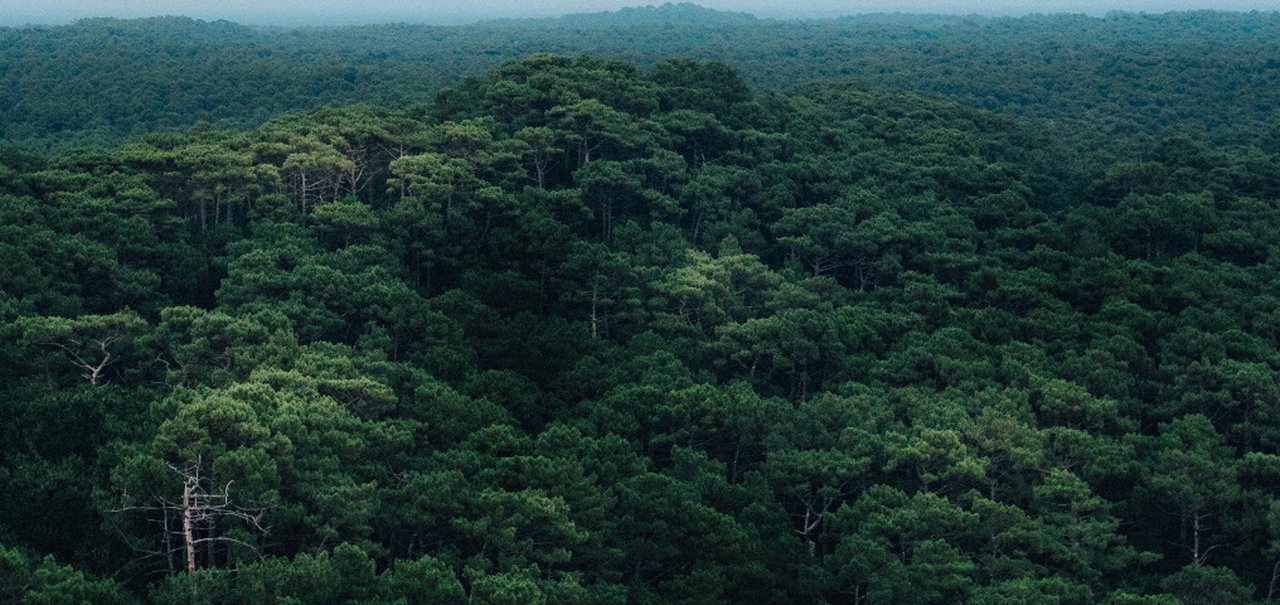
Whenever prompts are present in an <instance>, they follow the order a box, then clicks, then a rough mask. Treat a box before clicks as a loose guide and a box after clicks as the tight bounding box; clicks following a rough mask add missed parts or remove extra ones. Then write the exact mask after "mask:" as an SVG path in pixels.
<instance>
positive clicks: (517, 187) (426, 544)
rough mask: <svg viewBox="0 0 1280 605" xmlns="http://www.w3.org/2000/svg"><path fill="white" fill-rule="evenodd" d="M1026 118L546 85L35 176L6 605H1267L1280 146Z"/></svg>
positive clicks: (2, 468)
mask: <svg viewBox="0 0 1280 605" xmlns="http://www.w3.org/2000/svg"><path fill="white" fill-rule="evenodd" d="M664 10H689V9H688V8H687V7H686V8H684V9H678V8H677V9H664ZM1184 18H1185V19H1187V20H1188V21H1187V22H1185V23H1182V24H1181V25H1180V26H1179V27H1184V28H1192V29H1195V28H1203V27H1208V26H1209V25H1208V24H1211V23H1216V22H1219V21H1221V20H1223V19H1227V17H1224V16H1221V15H1212V14H1205V15H1198V16H1185V17H1184ZM1161 19H1163V20H1164V21H1161ZM1170 19H1177V17H1168V16H1166V17H1158V18H1157V17H1142V18H1138V17H1133V16H1125V15H1116V16H1112V17H1108V18H1107V19H1105V20H1101V21H1098V20H1087V19H1084V18H1075V17H1054V18H1047V17H1046V18H1028V19H1027V20H1022V21H1013V20H1011V21H973V22H968V21H963V20H960V21H952V20H942V21H938V22H931V23H933V25H931V27H935V28H936V29H934V30H931V31H933V32H934V33H935V34H936V35H937V37H938V38H939V39H941V40H947V39H949V38H948V36H954V35H956V34H955V32H956V31H964V32H968V33H970V34H974V35H977V34H981V33H982V32H990V31H993V30H994V29H1001V30H1002V31H1003V29H1010V30H1011V31H1010V32H1006V33H1003V34H1001V35H1008V36H1013V37H1014V38H1017V39H1021V38H1018V36H1022V35H1026V34H1025V33H1019V32H1021V31H1022V30H1019V29H1018V27H1028V28H1030V29H1031V31H1041V30H1042V29H1044V28H1048V27H1050V25H1051V24H1055V23H1062V22H1063V20H1066V22H1071V23H1083V24H1094V25H1097V24H1099V23H1102V24H1106V26H1107V27H1110V28H1113V29H1112V30H1107V31H1111V32H1112V34H1111V35H1115V36H1122V37H1132V36H1137V35H1138V34H1139V33H1141V32H1144V31H1147V29H1146V28H1151V27H1156V25H1158V24H1160V23H1166V22H1167V21H1168V20H1170ZM1259 19H1260V20H1261V21H1260V22H1259V25H1258V27H1259V28H1263V29H1265V27H1269V26H1268V25H1267V23H1270V21H1268V19H1270V17H1265V16H1264V17H1259ZM1201 21H1203V22H1201ZM166 23H168V25H169V26H170V27H175V28H179V29H182V31H185V32H187V33H188V34H189V35H190V36H191V37H192V44H196V43H201V44H203V43H205V42H210V41H209V40H207V39H203V38H200V37H199V35H198V34H199V32H200V31H204V29H203V28H207V27H213V26H211V25H205V24H191V23H185V22H181V21H170V22H166ZM184 23H185V25H184ZM717 23H718V24H717V25H713V26H708V27H725V28H733V27H756V26H757V25H758V24H754V22H752V21H738V20H729V21H723V22H717ZM153 25H154V24H153ZM1166 25H1167V23H1166ZM812 26H813V27H825V28H835V29H833V30H832V31H835V30H836V29H840V28H846V27H852V28H855V29H856V28H870V29H872V30H876V31H881V30H883V31H897V28H900V25H899V24H897V22H896V21H895V20H894V19H893V18H885V20H884V21H883V22H874V23H873V22H870V21H865V22H863V21H850V22H848V23H843V22H829V23H822V24H816V25H812ZM74 27H78V28H81V29H86V28H87V29H90V30H92V29H94V28H98V29H104V28H105V29H107V30H110V29H111V28H112V27H119V28H122V29H121V32H120V33H121V35H122V36H124V37H126V38H127V37H128V36H136V35H139V34H138V32H139V31H141V30H145V26H144V25H141V24H137V23H133V24H129V23H123V24H122V23H115V22H103V21H94V22H87V23H83V24H80V25H77V26H74ZM217 27H221V28H223V30H222V31H221V33H219V34H218V35H217V36H214V41H217V40H225V39H226V38H227V37H233V38H234V37H236V36H239V37H240V39H242V41H243V42H244V43H245V44H247V45H250V46H252V45H253V44H255V43H256V42H254V40H258V39H270V38H271V36H276V35H284V34H281V33H280V32H266V31H263V32H259V31H250V30H239V29H236V28H234V27H232V26H229V25H225V24H222V25H217ZM487 27H491V28H494V31H498V30H501V31H504V32H507V33H509V34H510V35H512V36H517V35H524V34H523V33H521V32H527V31H532V30H526V29H522V28H520V27H515V26H511V25H510V24H508V25H490V26H487ZM699 27H701V26H699ZM778 27H780V28H782V29H784V30H787V31H791V30H795V29H796V28H800V29H803V28H802V27H801V26H800V25H794V24H780V25H779V26H778ZM804 27H810V26H804ZM1099 27H1101V25H1099ZM139 28H141V29H139ZM183 28H185V29H183ZM504 28H505V29H504ZM787 28H791V29H787ZM876 28H879V29H876ZM1002 28H1003V29H1002ZM1036 28H1040V29H1036ZM1114 28H1119V29H1114ZM407 29H408V30H409V31H413V28H407ZM56 31H61V30H56ZM368 31H369V35H370V36H371V37H372V41H370V42H369V43H370V44H375V43H377V41H378V40H377V36H378V34H377V32H379V31H381V30H380V29H378V28H370V29H369V30H368ZM637 31H639V30H637ZM735 31H736V30H735ZM744 31H745V30H744ZM823 31H826V30H823ZM841 31H843V30H841ZM975 32H977V34H975ZM1042 33H1043V32H1042ZM312 34H313V32H309V31H304V32H300V33H296V34H290V35H296V36H297V39H296V40H295V43H296V48H306V47H307V45H308V44H313V43H314V39H313V38H312V37H311V36H312ZM917 34H918V35H922V34H919V32H917ZM917 34H913V35H917ZM4 35H8V36H14V35H19V34H15V33H12V32H6V33H5V34H4ZM24 35H35V34H32V33H30V32H28V33H27V34H24ZM726 35H727V34H726ZM992 35H995V34H992ZM1076 35H1077V34H1075V33H1070V32H1068V33H1061V34H1060V35H1055V36H1054V37H1051V38H1046V39H1045V42H1044V43H1045V44H1049V43H1050V42H1052V43H1053V44H1059V45H1068V46H1069V45H1070V44H1073V42H1072V40H1075V37H1074V36H1076ZM1237 36H1238V37H1245V38H1247V37H1248V35H1247V34H1246V33H1244V32H1237ZM816 39H823V38H816ZM1126 39H1127V38H1126ZM202 40H203V41H202ZM908 40H909V41H910V40H915V42H913V44H923V42H920V38H918V37H908ZM847 43H850V44H851V43H853V42H847ZM933 44H939V42H929V44H928V45H925V46H924V47H923V48H925V49H926V50H927V48H930V47H931V46H930V45H933ZM951 44H954V42H951ZM1100 44H1101V42H1100ZM1259 44H1261V43H1259ZM175 48H178V49H180V48H185V47H175ZM290 48H294V47H293V46H291V47H290ZM913 48H914V47H913ZM947 48H951V47H949V46H948V47H947ZM1259 48H1261V46H1259ZM952 50H954V49H952ZM280 52H281V53H282V54H284V55H289V53H290V52H294V51H289V50H287V49H282V50H280ZM406 52H407V53H409V54H412V53H411V52H410V51H406ZM955 52H959V51H955ZM1135 52H1136V51H1135ZM1224 52H1226V51H1224ZM1259 52H1261V51H1259ZM973 53H974V54H973V55H972V56H970V55H964V56H962V57H956V58H955V61H956V62H957V63H956V65H957V66H959V65H963V64H964V63H965V61H968V60H976V59H974V57H978V56H982V55H981V53H979V52H978V50H974V51H973ZM178 54H181V53H178ZM1053 56H1054V57H1059V56H1066V55H1060V54H1054V55H1053ZM171 58H173V57H171ZM1085 59H1087V57H1085V58H1082V59H1080V60H1081V61H1084V60H1085ZM353 60H354V59H353ZM1116 61H1117V62H1116V65H1117V66H1123V65H1124V60H1123V58H1118V59H1117V60H1116ZM821 63H822V64H823V65H824V66H827V65H828V63H830V62H821ZM929 65H935V64H934V63H929ZM1077 67H1078V66H1077ZM825 68H826V67H824V69H825ZM157 69H159V68H157ZM317 69H319V68H317ZM1073 69H1075V68H1073ZM1117 69H1119V67H1117ZM161 71H162V70H161ZM361 77H363V76H361V75H359V74H356V75H354V76H353V78H354V79H355V81H356V82H359V81H360V78H361ZM424 77H425V76H424ZM796 77H799V76H796ZM1086 80H1087V78H1086ZM344 81H346V80H344ZM349 83H351V82H349ZM352 85H353V86H354V83H352ZM283 94H284V93H282V95H283ZM1028 94H1030V93H1028ZM286 96H287V95H286ZM1024 100H1025V99H1024ZM997 101H999V100H997ZM1015 101H1017V100H1016V99H1015V100H1009V99H1005V100H1004V101H999V102H1001V103H1004V102H1008V103H1013V102H1015ZM282 102H284V101H282ZM993 102H995V101H993ZM1017 102H1022V101H1017ZM1059 102H1063V103H1065V102H1067V100H1059ZM1214 107H1216V106H1213V105H1207V106H1206V107H1205V108H1202V111H1204V112H1206V113H1205V115H1206V116H1207V115H1208V114H1209V113H1212V111H1216V109H1214ZM1041 110H1043V111H1045V112H1049V113H1052V112H1051V111H1050V109H1049V108H1040V109H1036V110H1035V111H1041ZM1028 111H1031V110H1030V109H1028ZM1162 119H1164V120H1165V121H1164V122H1160V124H1161V125H1162V126H1167V127H1169V128H1171V129H1174V130H1177V129H1178V128H1180V126H1179V124H1180V123H1181V122H1178V121H1176V120H1174V119H1173V118H1170V117H1168V116H1165V118H1162ZM1034 128H1035V127H1033V126H1028V125H1027V124H1026V123H1022V122H1018V121H1014V120H1011V119H1008V118H1005V117H1000V116H997V115H994V114H991V113H987V112H984V111H981V110H977V109H972V108H966V107H964V106H961V105H957V104H954V103H950V102H946V101H940V100H930V99H926V98H922V97H918V96H913V95H910V94H907V93H902V92H889V91H885V90H879V89H876V88H872V87H869V86H865V85H861V84H853V83H848V82H845V83H820V84H810V85H807V86H804V87H802V88H801V89H799V90H797V91H795V92H791V93H787V94H783V93H777V92H760V93H756V92H752V91H751V89H750V88H749V87H748V86H747V80H745V79H743V78H740V77H739V76H738V75H736V73H735V72H734V70H733V69H731V68H729V67H728V66H726V65H724V64H719V63H700V62H695V61H688V60H683V59H672V60H666V61H663V62H661V63H658V64H657V65H656V66H655V67H653V68H652V69H650V70H648V71H645V70H643V69H641V68H638V67H636V66H634V65H631V64H629V63H625V62H622V61H619V60H602V59H592V58H568V57H563V56H556V55H534V56H532V57H530V58H528V59H525V60H522V61H516V62H511V63H507V64H505V65H503V66H501V67H499V68H498V69H497V70H495V71H492V72H490V73H488V74H487V75H484V76H478V77H473V78H470V79H467V80H465V81H463V82H462V83H460V84H459V85H458V86H457V87H456V88H453V89H449V90H447V91H444V92H442V93H441V94H440V95H439V98H438V100H437V101H436V102H435V103H433V104H431V105H429V106H423V107H413V108H402V109H375V108H370V107H364V106H356V107H348V108H345V109H332V108H330V109H323V110H317V111H314V112H311V113H305V114H296V115H293V116H289V117H286V118H281V119H279V120H276V121H273V122H270V123H268V124H266V125H264V126H262V127H261V128H259V129H257V130H255V131H252V132H243V133H231V132H224V131H220V130H217V129H214V128H212V127H200V128H196V129H194V130H192V131H190V132H188V133H185V134H172V133H170V134H156V135H151V136H148V137H146V138H145V139H143V140H141V141H140V142H137V143H134V144H131V145H128V146H125V147H121V148H118V149H116V150H114V151H110V152H100V153H77V154H67V155H63V156H60V157H57V158H52V159H43V158H38V157H31V156H23V155H21V154H8V153H6V154H0V166H2V167H3V170H4V172H3V178H2V179H0V189H2V192H0V214H3V215H4V217H5V218H6V219H7V220H5V221H3V225H4V226H3V227H0V229H3V230H4V234H5V235H6V236H7V237H5V238H0V242H3V243H0V254H2V255H3V260H4V261H5V263H6V267H7V269H8V270H7V271H6V272H4V274H3V275H2V276H0V342H3V346H2V347H0V372H2V373H3V376H4V377H5V380H4V381H3V382H2V383H0V416H3V417H4V418H5V419H6V423H5V424H4V426H3V428H2V429H0V435H2V436H3V438H2V439H0V491H3V492H4V493H6V494H7V497H6V498H5V499H4V500H3V501H2V502H0V541H3V543H4V544H6V545H7V546H6V547H4V548H0V600H6V602H8V601H14V602H31V603H81V602H92V603H115V602H119V603H131V602H149V603H192V604H194V603H207V604H213V603H218V604H221V603H227V604H231V603H335V604H346V605H356V604H361V603H370V604H371V603H403V604H412V603H455V602H463V601H467V602H475V603H597V602H598V603H632V602H634V603H736V602H744V601H758V602H762V603H794V602H828V603H853V604H865V603H871V602H875V603H936V602H956V603H983V604H997V603H1001V604H1004V603H1009V604H1012V603H1169V604H1173V603H1213V602H1222V603H1243V602H1249V601H1250V600H1253V599H1264V600H1274V599H1275V598H1276V596H1277V595H1276V594H1275V587H1276V586H1277V584H1276V583H1275V578H1276V575H1275V570H1276V569H1278V568H1280V567H1278V566H1280V490H1278V489H1277V488H1276V485H1277V481H1278V480H1280V450H1277V448H1280V421H1278V420H1277V412H1278V411H1280V408H1278V406H1280V386H1278V385H1280V382H1278V380H1277V377H1276V373H1277V371H1280V355H1277V353H1276V351H1277V350H1278V349H1280V330H1278V329H1277V325H1280V323H1278V320H1280V301H1278V300H1277V298H1276V295H1275V292H1277V291H1280V271H1278V270H1277V268H1278V267H1280V265H1277V259H1278V258H1280V256H1278V254H1280V252H1278V251H1280V239H1277V237H1278V236H1277V234H1280V213H1278V212H1276V209H1275V207H1274V206H1275V201H1276V195H1277V193H1280V183H1278V182H1277V178H1280V171H1278V170H1276V169H1275V167H1276V166H1278V165H1280V162H1278V161H1277V158H1276V156H1275V154H1274V150H1272V151H1268V150H1266V149H1263V148H1258V147H1254V148H1236V147H1222V146H1213V145H1211V144H1210V143H1207V142H1206V141H1211V140H1212V138H1205V137H1171V138H1167V139H1164V140H1152V141H1148V142H1147V143H1144V144H1142V145H1140V146H1139V147H1141V151H1142V153H1143V155H1142V156H1141V157H1140V158H1139V161H1136V162H1134V161H1129V160H1131V159H1132V158H1126V161H1123V162H1115V161H1111V160H1107V159H1105V157H1103V156H1096V155H1087V154H1086V155H1082V156H1080V157H1077V158H1075V159H1073V160H1072V161H1071V162H1057V161H1056V160H1055V161H1053V162H1050V161H1048V160H1046V158H1050V159H1051V158H1060V157H1062V156H1063V155H1066V154H1069V153H1070V150H1071V149H1074V148H1073V147H1071V145H1072V144H1073V143H1072V142H1071V140H1076V141H1079V140H1084V139H1085V138H1087V137H1088V136H1093V135H1094V134H1096V133H1093V134H1089V133H1081V132H1080V131H1075V132H1076V134H1075V135H1073V136H1080V137H1084V138H1082V139H1071V140H1067V139H1064V140H1063V141H1049V140H1046V138H1045V137H1044V136H1043V135H1044V133H1043V132H1035V131H1033V129H1034ZM1113 142H1114V143H1115V145H1116V147H1108V149H1113V150H1114V149H1123V148H1125V146H1126V145H1129V143H1126V142H1122V141H1113ZM1050 164H1053V165H1050ZM97 578H114V579H112V580H105V579H97Z"/></svg>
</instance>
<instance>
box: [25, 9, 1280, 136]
mask: <svg viewBox="0 0 1280 605" xmlns="http://www.w3.org/2000/svg"><path fill="white" fill-rule="evenodd" d="M537 52H556V53H562V54H571V55H577V54H588V55H591V56H597V57H604V58H618V59H623V60H626V61H628V62H631V63H634V64H636V65H638V66H639V67H641V68H643V69H648V68H651V67H652V66H653V65H656V64H657V63H658V62H660V61H663V60H665V59H667V58H670V57H673V56H678V57H688V58H693V59H699V60H717V61H723V62H726V63H729V64H730V65H732V66H734V67H735V68H736V69H737V70H738V71H739V73H740V74H741V75H742V77H743V79H745V80H746V81H747V83H748V84H749V85H752V86H754V87H769V88H774V89H790V88H793V87H795V86H799V85H802V84H805V83H808V82H813V81H817V80H826V79H832V78H854V79H858V80H861V81H863V82H865V83H867V84H869V85H872V86H878V87H890V88H894V89H899V90H908V91H913V92H919V93H923V94H927V95H932V96H940V97H944V98H948V99H951V100H954V101H958V102H961V103H964V104H967V105H971V106H975V107H980V108H983V109H989V110H993V111H1007V112H1011V113H1013V114H1015V115H1020V116H1029V117H1035V118H1041V119H1043V120H1045V121H1046V124H1045V125H1042V127H1051V128H1055V129H1057V130H1058V133H1057V135H1056V136H1058V137H1059V138H1068V137H1072V138H1078V135H1082V134H1083V135H1093V134H1096V136H1089V137H1088V140H1087V141H1086V142H1082V143H1078V144H1079V145H1081V146H1083V147H1085V148H1089V149H1092V148H1095V147H1097V145H1098V141H1099V140H1105V141H1106V145H1105V148H1106V149H1107V150H1109V151H1111V152H1112V154H1113V155H1116V156H1118V157H1120V158H1123V159H1132V156H1133V154H1135V153H1137V152H1139V151H1141V150H1145V149H1147V148H1149V147H1150V146H1151V145H1152V144H1154V142H1157V141H1159V140H1162V139H1164V138H1167V137H1170V136H1185V137H1190V138H1192V139H1194V140H1198V141H1210V142H1212V143H1215V144H1231V145H1239V144H1243V145H1255V146H1259V147H1261V148H1263V149H1267V150H1269V151H1272V152H1275V151H1280V148H1278V147H1277V143H1276V141H1280V115H1277V111H1278V109H1277V108H1280V13H1274V12H1273V13H1252V14H1243V13H1226V12H1208V11H1206V12H1184V13H1167V14H1163V15H1143V14H1132V13H1115V14H1112V15H1109V16H1107V17H1105V18H1095V17H1087V16H1084V15H1049V16H1045V15H1034V16H1028V17H1022V18H1016V19H1014V18H1001V19H991V18H987V19H984V18H977V17H971V18H959V17H923V16H909V15H871V16H862V17H850V18H844V19H827V20H811V21H777V20H768V19H756V18H753V17H751V16H749V15H743V14H736V13H724V12H717V11H712V10H709V9H705V8H701V7H697V6H694V5H689V4H682V5H665V6H663V7H657V8H654V7H650V8H647V9H630V10H623V11H618V12H615V13H603V14H594V15H576V16H569V17H561V18H557V19H535V20H525V21H495V22H488V23H480V24H475V25H470V26H461V27H443V26H427V25H404V24H402V25H376V26H360V27H342V28H325V27H313V28H298V29H278V28H261V27H257V28H253V27H245V26H241V25H236V24H233V23H228V22H225V21H221V22H215V23H208V22H202V21H194V20H190V19H183V18H158V19H145V20H130V21H122V20H115V19H89V20H84V21H80V22H77V23H75V24H72V25H69V26H62V27H38V28H8V29H5V28H0V138H2V139H4V140H7V141H9V142H10V144H20V145H21V146H22V147H24V148H27V149H33V150H49V149H67V148H70V147H77V146H83V145H84V144H86V143H94V144H99V145H105V146H111V145H114V144H117V143H119V142H121V141H123V140H128V139H138V138H140V137H142V136H144V135H146V134H149V133H151V132H154V131H157V130H173V129H185V128H188V127H190V126H191V125H193V124H195V123H196V122H197V121H201V120H203V121H206V122H209V123H211V124H213V125H214V126H217V127H226V128H248V127H255V126H258V125H260V124H262V123H263V122H265V121H267V120H268V119H271V118H274V117H276V116H278V115H280V114H281V113H283V112H287V111H296V110H305V109H311V108H316V107H319V106H323V105H346V104H351V103H371V104H375V105H383V106H394V107H406V106H410V105H415V104H428V103H430V102H431V101H432V100H433V99H434V95H435V94H436V93H437V92H438V91H439V90H440V89H441V88H443V87H446V86H456V85H457V84H458V83H459V82H461V80H462V78H463V77H464V76H468V75H471V76H477V75H481V74H483V73H485V72H487V71H489V70H492V69H496V68H497V67H498V66H500V65H501V64H502V63H504V62H505V61H508V60H515V59H521V58H524V57H526V56H528V55H530V54H533V53H537ZM1057 125H1069V126H1071V128H1059V127H1058V126H1057Z"/></svg>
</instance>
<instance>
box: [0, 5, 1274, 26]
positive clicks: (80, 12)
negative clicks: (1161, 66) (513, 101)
mask: <svg viewBox="0 0 1280 605" xmlns="http://www.w3.org/2000/svg"><path fill="white" fill-rule="evenodd" d="M656 4H663V3H662V2H634V1H627V0H605V1H588V0H530V1H527V2H522V3H520V4H518V5H513V4H512V3H510V2H505V1H502V0H473V1H472V2H470V3H467V4H466V7H467V8H466V9H464V10H459V9H458V8H457V7H458V4H457V3H452V2H449V3H445V2H440V1H436V2H430V1H427V2H423V1H420V0H419V1H414V0H364V1H356V0H277V1H276V2H273V3H271V5H270V6H268V7H264V6H262V3H261V0H257V1H254V0H224V1H222V2H219V3H217V4H216V5H211V4H210V3H208V2H205V1H201V0H27V1H26V2H24V3H22V6H9V7H7V8H5V7H0V25H28V24H30V25H51V24H62V23H69V22H71V21H74V20H76V19H83V18H91V17H121V18H137V17H152V16H159V15H182V16H188V17H193V18H198V19H227V20H230V21H236V22H239V23H246V24H259V25H339V24H367V23H388V22H413V23H435V24H462V23H470V22H475V21H480V20H485V19H498V18H522V17H549V16H557V15H565V14H572V13H584V12H600V11H612V10H618V9H621V8H626V7H633V6H648V5H656ZM696 4H700V5H702V6H705V7H708V8H713V9H716V10H723V11H740V12H746V13H751V14H754V15H757V16H760V17H771V18H797V19H802V18H824V17H836V16H841V15H857V14H866V13H885V12H890V13H891V12H902V13H926V14H978V15H985V16H1019V15H1026V14H1032V13H1086V14H1091V15H1103V14H1106V13H1108V12H1111V11H1117V10H1119V11H1130V12H1148V13H1159V12H1169V11H1187V10H1227V11H1254V10H1258V11H1275V10H1277V8H1280V7H1277V6H1276V3H1275V0H1225V1H1223V2H1218V3H1216V4H1213V5H1209V4H1207V3H1206V2H1204V0H1166V1H1153V0H1127V1H1119V2H1117V1H1114V0H1113V1H1103V0H1083V1H1076V2H1070V1H1061V0H1050V1H1048V2H1019V1H1016V0H997V1H994V2H992V1H983V2H979V1H975V0H950V1H947V0H896V1H895V0H861V1H859V2H852V3H851V2H839V1H830V0H798V1H797V2H795V3H793V4H791V5H790V6H789V7H788V8H787V9H785V10H783V9H779V8H778V7H777V4H776V3H773V2H766V1H764V0H703V1H700V2H696Z"/></svg>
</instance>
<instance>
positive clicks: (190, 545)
mask: <svg viewBox="0 0 1280 605" xmlns="http://www.w3.org/2000/svg"><path fill="white" fill-rule="evenodd" d="M193 489H195V478H194V477H190V476H188V477H187V478H186V481H184V482H183V485H182V541H183V543H184V546H185V548H186V553H187V573H192V572H194V571H195V570H196V539H195V535H194V532H193V530H192V527H191V492H192V490H193Z"/></svg>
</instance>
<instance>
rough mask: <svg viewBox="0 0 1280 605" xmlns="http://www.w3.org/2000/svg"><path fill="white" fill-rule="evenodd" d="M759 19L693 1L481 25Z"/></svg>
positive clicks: (613, 24)
mask: <svg viewBox="0 0 1280 605" xmlns="http://www.w3.org/2000/svg"><path fill="white" fill-rule="evenodd" d="M753 21H757V19H756V17H755V15H752V14H750V13H738V12H726V11H719V10H715V9H711V8H707V7H705V6H700V5H697V4H693V3H690V2H681V3H679V4H672V3H670V2H668V3H666V4H662V5H660V6H657V5H649V6H636V7H628V8H623V9H621V10H616V11H602V12H598V13H578V14H573V15H564V16H560V17H546V18H540V19H492V20H486V21H481V22H480V23H478V24H477V25H478V26H491V27H492V26H499V27H528V28H567V29H574V28H577V29H581V28H601V27H633V26H643V25H699V26H707V25H726V24H738V23H749V22H753Z"/></svg>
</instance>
